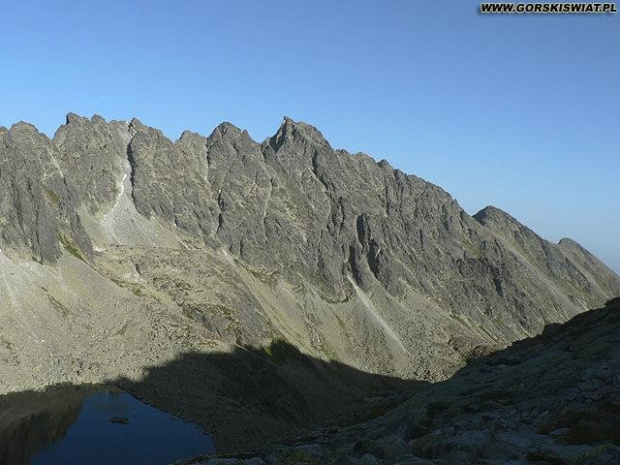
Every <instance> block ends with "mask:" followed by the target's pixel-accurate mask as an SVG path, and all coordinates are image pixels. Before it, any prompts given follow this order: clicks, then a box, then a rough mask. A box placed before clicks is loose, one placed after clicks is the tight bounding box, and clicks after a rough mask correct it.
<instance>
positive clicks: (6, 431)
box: [0, 341, 425, 465]
mask: <svg viewBox="0 0 620 465" xmlns="http://www.w3.org/2000/svg"><path fill="white" fill-rule="evenodd" d="M108 384H109V385H114V386H116V387H119V388H121V389H123V390H125V391H127V392H129V393H131V394H133V395H134V396H135V397H137V398H138V399H140V400H142V401H144V402H145V403H148V404H151V405H153V406H154V407H156V408H158V409H160V410H163V411H165V412H168V413H171V414H173V415H175V416H178V417H180V418H183V419H184V420H187V421H190V422H192V423H195V424H198V425H199V426H201V427H202V428H203V429H204V430H205V431H206V432H208V433H210V434H212V436H213V439H214V442H215V447H216V450H217V451H218V452H219V453H221V452H229V453H231V452H237V451H242V450H247V449H252V448H257V447H259V446H264V445H265V444H267V443H269V442H270V441H275V440H279V441H286V439H287V438H293V437H295V436H298V435H300V434H302V433H308V432H310V431H311V429H312V428H313V427H316V426H318V425H324V426H325V427H326V428H329V426H330V425H331V426H334V425H347V424H351V423H356V422H360V421H363V420H366V419H368V418H372V417H374V416H378V415H381V414H383V413H385V412H386V411H387V410H389V409H391V408H393V407H395V406H396V405H398V404H400V403H401V402H402V401H403V400H405V395H406V394H407V393H408V392H410V391H411V390H412V389H414V388H415V387H417V386H420V385H422V384H425V383H421V382H418V381H407V380H402V379H399V378H395V377H390V376H381V375H375V374H370V373H365V372H363V371H360V370H357V369H355V368H352V367H349V366H347V365H344V364H341V363H339V362H334V361H331V362H326V361H323V360H319V359H315V358H313V357H310V356H308V355H305V354H302V353H301V352H300V351H299V350H298V349H296V348H295V347H294V346H292V345H290V344H288V343H287V342H284V341H278V342H275V343H273V344H272V345H271V346H269V347H266V348H260V349H252V348H242V347H236V348H235V350H234V351H233V352H231V353H186V354H183V355H181V356H180V357H178V358H177V359H176V360H173V361H171V362H169V363H166V364H164V365H161V366H154V367H151V368H148V369H147V370H146V374H145V376H144V378H143V379H142V380H140V381H133V380H130V379H127V378H119V379H114V380H110V381H109V383H108ZM97 389H101V387H97V386H74V385H56V386H51V387H48V388H47V389H46V390H44V391H42V392H32V391H26V392H19V393H11V394H7V395H4V396H1V397H0V462H1V463H3V464H11V465H18V464H24V463H28V461H29V459H30V458H31V457H32V456H33V455H34V454H35V453H36V452H37V451H39V450H41V449H42V448H44V447H46V446H48V445H50V444H53V443H55V442H57V441H59V440H60V439H62V438H63V437H64V436H65V435H66V433H67V431H68V429H69V428H70V427H71V425H72V424H73V423H74V422H75V421H76V419H77V417H78V414H79V412H80V409H81V406H82V403H83V402H84V400H85V399H86V398H87V397H88V396H89V395H91V394H92V393H93V391H94V390H97ZM171 440H174V438H171ZM145 447H147V445H145Z"/></svg>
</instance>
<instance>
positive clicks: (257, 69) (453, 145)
mask: <svg viewBox="0 0 620 465" xmlns="http://www.w3.org/2000/svg"><path fill="white" fill-rule="evenodd" d="M479 4H480V3H479V2H477V1H472V0H463V1H455V2H450V3H449V5H448V4H443V3H442V4H441V5H439V4H436V3H435V2H426V3H421V2H410V1H404V0H395V1H392V2H384V3H380V4H379V3H376V2H370V1H363V0H357V1H353V0H343V1H339V2H327V1H316V2H312V3H309V4H308V3H298V2H281V3H275V2H269V3H266V2H259V1H255V0H253V1H249V0H239V1H235V2H225V3H224V2H220V3H211V2H189V1H187V2H177V3H175V4H174V6H171V4H170V3H169V2H163V1H143V0H137V1H135V2H131V3H127V2H121V1H110V2H105V4H93V3H91V2H78V1H60V2H54V4H51V3H45V2H39V3H37V5H36V7H33V4H32V3H31V2H22V3H11V4H7V5H5V7H4V9H3V16H4V20H5V21H4V27H3V30H2V31H1V32H0V37H1V38H2V41H1V42H0V44H1V45H0V53H2V58H3V67H4V73H3V76H2V78H1V82H2V84H3V89H4V90H3V92H2V94H1V95H0V125H3V126H10V125H11V124H13V123H15V122H17V121H20V120H24V121H28V122H30V123H33V124H35V125H36V126H37V127H38V128H39V130H41V131H42V132H44V133H46V134H48V135H50V136H51V135H52V134H53V132H54V131H55V129H56V128H57V127H58V126H59V125H61V124H62V123H63V122H64V115H65V114H66V113H68V112H70V111H72V112H75V113H78V114H81V115H85V116H91V115H92V114H95V113H96V114H100V115H102V116H103V117H104V118H106V119H128V118H131V117H134V116H135V117H137V118H139V119H140V120H141V121H142V122H144V123H145V124H148V125H150V126H153V127H157V128H159V129H161V130H162V131H163V132H164V133H165V134H166V135H167V136H168V137H171V138H173V139H176V138H177V137H178V136H179V135H180V133H181V132H182V130H184V129H189V130H192V131H195V132H199V133H201V134H209V133H210V132H211V130H212V129H213V128H214V127H215V126H216V125H217V124H219V123H220V122H222V121H230V122H232V123H233V124H235V125H237V126H239V127H241V128H244V129H247V130H248V132H249V133H250V135H251V136H252V137H253V138H254V139H255V140H259V141H261V140H263V139H264V138H265V137H267V136H269V135H272V134H273V133H274V132H275V131H276V129H277V127H278V125H279V124H280V121H281V119H282V117H283V116H284V115H288V116H290V117H292V118H293V119H295V120H301V121H305V122H308V123H310V124H312V125H314V126H316V127H317V128H319V129H320V130H321V131H322V132H323V134H324V135H325V137H326V139H327V140H329V142H330V143H331V144H332V145H333V146H334V147H337V148H343V149H346V150H348V151H350V152H353V153H355V152H357V151H363V152H365V153H368V154H370V155H371V156H373V157H374V158H375V159H376V160H380V159H383V158H385V159H387V160H388V161H389V162H390V164H392V166H394V167H395V168H399V169H401V170H402V171H404V172H406V173H409V174H415V175H418V176H420V177H422V178H424V179H426V180H428V181H430V182H433V183H435V184H437V185H439V186H441V187H443V188H444V189H445V190H447V191H448V192H449V193H450V194H452V195H453V196H454V197H455V198H456V199H457V200H458V201H459V203H460V204H461V205H462V206H463V207H464V209H465V210H466V211H467V212H468V213H470V214H473V213H475V212H476V211H478V210H479V209H481V208H483V207H484V206H486V205H489V204H491V205H495V206H497V207H498V208H501V209H503V210H506V211H507V212H508V213H510V214H511V215H513V216H514V217H515V218H517V219H518V220H519V221H521V222H523V223H524V224H525V225H527V226H528V227H530V228H531V229H533V230H534V231H536V232H537V233H538V234H540V235H541V236H542V237H544V238H546V239H548V240H551V241H552V242H557V241H558V240H559V239H560V238H562V237H565V236H566V237H571V238H572V239H574V240H576V241H578V242H579V243H580V244H582V245H583V246H584V247H586V248H587V249H588V250H590V251H591V252H593V253H594V254H595V255H597V256H598V257H599V258H600V259H601V260H602V261H604V262H605V263H606V264H607V265H608V266H609V267H610V268H612V269H614V270H615V271H616V272H620V248H618V246H617V244H616V237H617V231H619V230H620V214H619V213H620V209H619V208H618V205H617V195H616V193H615V187H616V186H617V176H618V173H620V139H619V138H618V137H617V128H618V127H620V112H619V111H618V108H620V92H619V91H618V87H617V77H618V76H620V60H618V59H616V58H615V57H616V55H617V50H616V48H617V44H618V43H620V28H619V27H618V17H617V15H551V16H550V15H528V16H521V15H504V16H501V15H494V16H488V15H480V14H478V13H477V10H478V7H479ZM440 6H441V7H440ZM50 18H53V20H50Z"/></svg>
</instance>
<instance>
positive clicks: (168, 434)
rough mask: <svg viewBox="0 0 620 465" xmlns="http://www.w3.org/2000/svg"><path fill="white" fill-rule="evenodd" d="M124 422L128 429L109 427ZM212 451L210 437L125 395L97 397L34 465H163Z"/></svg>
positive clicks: (110, 393)
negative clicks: (123, 420)
mask: <svg viewBox="0 0 620 465" xmlns="http://www.w3.org/2000/svg"><path fill="white" fill-rule="evenodd" d="M113 417H122V418H124V419H127V420H128V421H129V423H128V424H122V423H113V422H112V421H111V419H112V418H113ZM212 452H214V446H213V441H212V440H211V437H210V436H208V435H206V434H204V433H203V432H202V430H201V429H200V428H199V427H197V426H195V425H193V424H191V423H187V422H184V421H182V420H179V419H178V418H175V417H173V416H171V415H169V414H167V413H164V412H162V411H160V410H157V409H156V408H154V407H151V406H149V405H146V404H144V403H142V402H140V401H139V400H137V399H136V398H134V397H132V396H130V395H129V394H127V393H125V392H123V391H105V392H98V393H95V394H93V395H92V396H90V397H88V398H87V399H86V400H85V401H84V403H83V404H82V408H81V411H80V413H79V415H78V418H77V420H76V421H75V423H73V424H72V425H71V427H70V428H69V429H68V431H67V433H66V434H65V436H64V437H63V438H62V439H60V440H57V441H56V442H55V443H53V444H51V445H48V446H47V447H46V448H45V449H44V450H42V451H40V452H38V453H36V454H35V455H34V456H33V457H32V459H31V462H30V463H31V464H32V465H51V464H54V465H56V464H82V463H83V464H88V465H100V464H101V465H104V464H105V465H110V464H115V465H125V464H127V465H130V464H131V465H137V464H144V465H160V464H161V465H163V464H168V463H170V462H171V461H174V460H177V459H180V458H186V457H191V456H193V455H198V454H205V453H212Z"/></svg>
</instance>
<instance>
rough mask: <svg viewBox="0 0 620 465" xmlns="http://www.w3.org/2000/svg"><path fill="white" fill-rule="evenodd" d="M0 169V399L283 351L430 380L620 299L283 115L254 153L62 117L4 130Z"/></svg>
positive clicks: (228, 135)
mask: <svg viewBox="0 0 620 465" xmlns="http://www.w3.org/2000/svg"><path fill="white" fill-rule="evenodd" d="M0 163H1V166H2V169H1V170H0V186H2V187H3V189H4V192H5V196H4V197H3V199H2V201H1V202H0V224H1V225H2V226H1V227H0V250H1V252H0V271H1V274H0V278H1V280H0V292H1V294H0V295H1V297H0V337H1V338H2V339H0V342H1V343H0V361H1V363H2V367H3V370H4V372H5V373H7V375H6V376H5V377H3V379H0V389H1V390H4V391H7V390H15V389H26V388H29V387H33V386H42V385H45V384H47V383H55V382H97V381H98V380H100V379H102V378H105V377H110V376H112V375H116V376H130V373H132V374H131V376H134V375H137V374H139V373H140V372H141V370H142V368H143V367H145V366H150V365H152V364H154V363H155V364H156V363H162V362H164V361H166V360H172V359H174V357H175V356H176V355H178V353H180V352H182V351H183V350H193V349H194V348H196V347H198V346H200V347H201V348H202V349H201V350H203V349H204V350H207V351H208V350H214V348H219V347H221V346H222V347H223V346H225V347H231V346H232V345H234V344H237V345H243V346H250V347H262V346H266V345H268V344H270V343H271V342H273V341H275V340H280V339H283V340H286V341H288V342H290V343H291V344H293V345H295V346H296V347H298V348H299V349H300V350H301V351H302V352H304V353H306V354H309V355H312V356H314V357H316V358H320V359H323V360H336V361H340V362H342V363H345V364H349V365H351V366H355V367H357V368H359V369H361V370H364V371H369V372H374V373H383V374H390V375H394V376H400V377H408V378H417V379H426V380H438V379H444V378H445V377H447V376H449V375H450V374H452V373H453V372H454V371H455V370H456V369H457V368H458V367H460V366H462V364H463V363H464V360H465V359H466V358H467V357H468V356H469V354H470V353H472V351H478V352H479V351H480V350H491V349H494V348H498V347H503V346H505V345H507V344H509V343H510V342H512V341H514V340H517V339H520V338H523V337H526V336H531V335H534V334H537V333H539V332H540V331H542V329H543V327H544V326H545V325H547V324H549V323H556V322H562V321H566V320H567V319H569V318H570V317H572V316H574V315H576V314H578V313H580V312H582V311H584V310H585V309H587V308H592V307H595V306H598V305H601V304H602V303H603V302H604V301H606V300H607V299H608V298H610V297H612V296H614V295H617V294H620V278H619V277H618V276H617V275H616V274H615V273H613V272H612V271H610V270H609V269H607V268H606V267H605V266H604V265H602V264H601V263H600V262H599V261H598V260H596V259H595V258H594V257H592V256H591V255H590V254H589V253H587V252H586V251H584V250H583V249H582V248H581V247H579V246H578V245H575V244H573V243H572V242H569V241H562V243H561V244H559V245H555V244H550V243H549V242H547V241H544V240H543V239H541V238H540V237H538V236H537V235H536V234H535V233H533V232H531V231H529V230H528V229H527V228H525V227H524V226H522V225H520V224H519V223H518V222H516V220H514V219H512V218H510V217H509V216H508V215H507V214H505V213H503V212H500V211H499V210H497V209H491V210H489V209H487V210H486V211H483V212H481V213H480V214H478V215H476V218H473V217H471V216H469V215H468V214H467V213H466V212H465V211H464V210H463V209H462V208H461V207H460V206H459V205H458V203H457V202H456V201H455V200H454V199H453V198H452V197H451V196H450V195H449V194H447V193H446V192H445V191H443V190H442V189H441V188H439V187H437V186H435V185H433V184H431V183H428V182H426V181H424V180H422V179H420V178H418V177H416V176H413V175H406V174H404V173H403V172H401V171H399V170H395V169H393V168H392V167H391V166H390V165H389V163H387V162H386V161H381V162H378V163H377V162H375V161H374V160H373V159H372V158H371V157H369V156H368V155H365V154H356V155H351V154H349V153H347V152H346V151H343V150H334V149H333V148H332V147H331V146H330V144H329V143H328V142H327V141H326V140H325V138H324V137H323V136H322V134H321V133H320V131H318V130H317V129H316V128H314V127H312V126H310V125H308V124H305V123H300V122H295V121H293V120H291V119H289V118H285V119H284V121H283V123H282V125H281V126H280V128H279V129H278V131H277V133H276V134H275V135H274V136H273V137H270V138H268V139H267V140H266V141H264V142H263V143H262V144H259V143H257V142H255V141H253V140H252V139H251V138H250V136H249V135H248V133H247V132H246V131H243V130H241V129H239V128H236V127H235V126H233V125H232V124H230V123H223V124H221V125H219V126H218V127H217V128H216V129H215V130H214V131H213V132H212V134H211V135H209V136H208V137H204V136H201V135H199V134H195V133H192V132H189V131H186V132H184V133H183V134H182V135H181V137H180V138H179V139H178V140H176V141H171V140H169V139H168V138H166V137H165V136H164V135H163V134H162V132H161V131H159V130H157V129H153V128H150V127H148V126H146V125H144V124H142V123H141V122H140V121H138V120H136V119H134V120H132V121H130V122H123V121H111V122H107V121H105V120H104V119H103V118H101V117H99V116H93V117H92V118H91V119H87V118H84V117H80V116H78V115H75V114H69V115H67V120H66V124H64V125H63V126H61V127H60V128H59V129H58V131H57V132H56V134H55V135H54V137H53V138H52V139H51V140H50V139H49V138H47V137H46V136H45V135H43V134H41V133H39V132H38V131H37V130H36V128H34V127H33V126H31V125H29V124H27V123H18V124H16V125H14V126H13V127H11V129H6V128H2V129H0ZM484 348H486V349H484ZM28 374H30V376H29V375H28Z"/></svg>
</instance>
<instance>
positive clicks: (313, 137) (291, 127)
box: [268, 116, 331, 152]
mask: <svg viewBox="0 0 620 465" xmlns="http://www.w3.org/2000/svg"><path fill="white" fill-rule="evenodd" d="M268 141H269V142H268V143H269V145H270V146H271V147H272V148H273V149H274V150H275V151H276V152H279V151H280V149H281V148H282V147H283V146H290V147H296V146H297V147H299V146H300V145H312V146H317V147H321V148H326V149H329V150H331V146H330V145H329V142H327V140H325V138H324V137H323V134H322V133H321V131H319V130H318V129H317V128H315V127H314V126H311V125H309V124H307V123H303V122H295V121H294V120H292V119H291V118H289V117H288V116H285V117H284V120H283V121H282V124H281V125H280V128H279V129H278V132H277V133H276V134H275V135H274V136H272V137H271V138H270V139H269V140H268Z"/></svg>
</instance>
